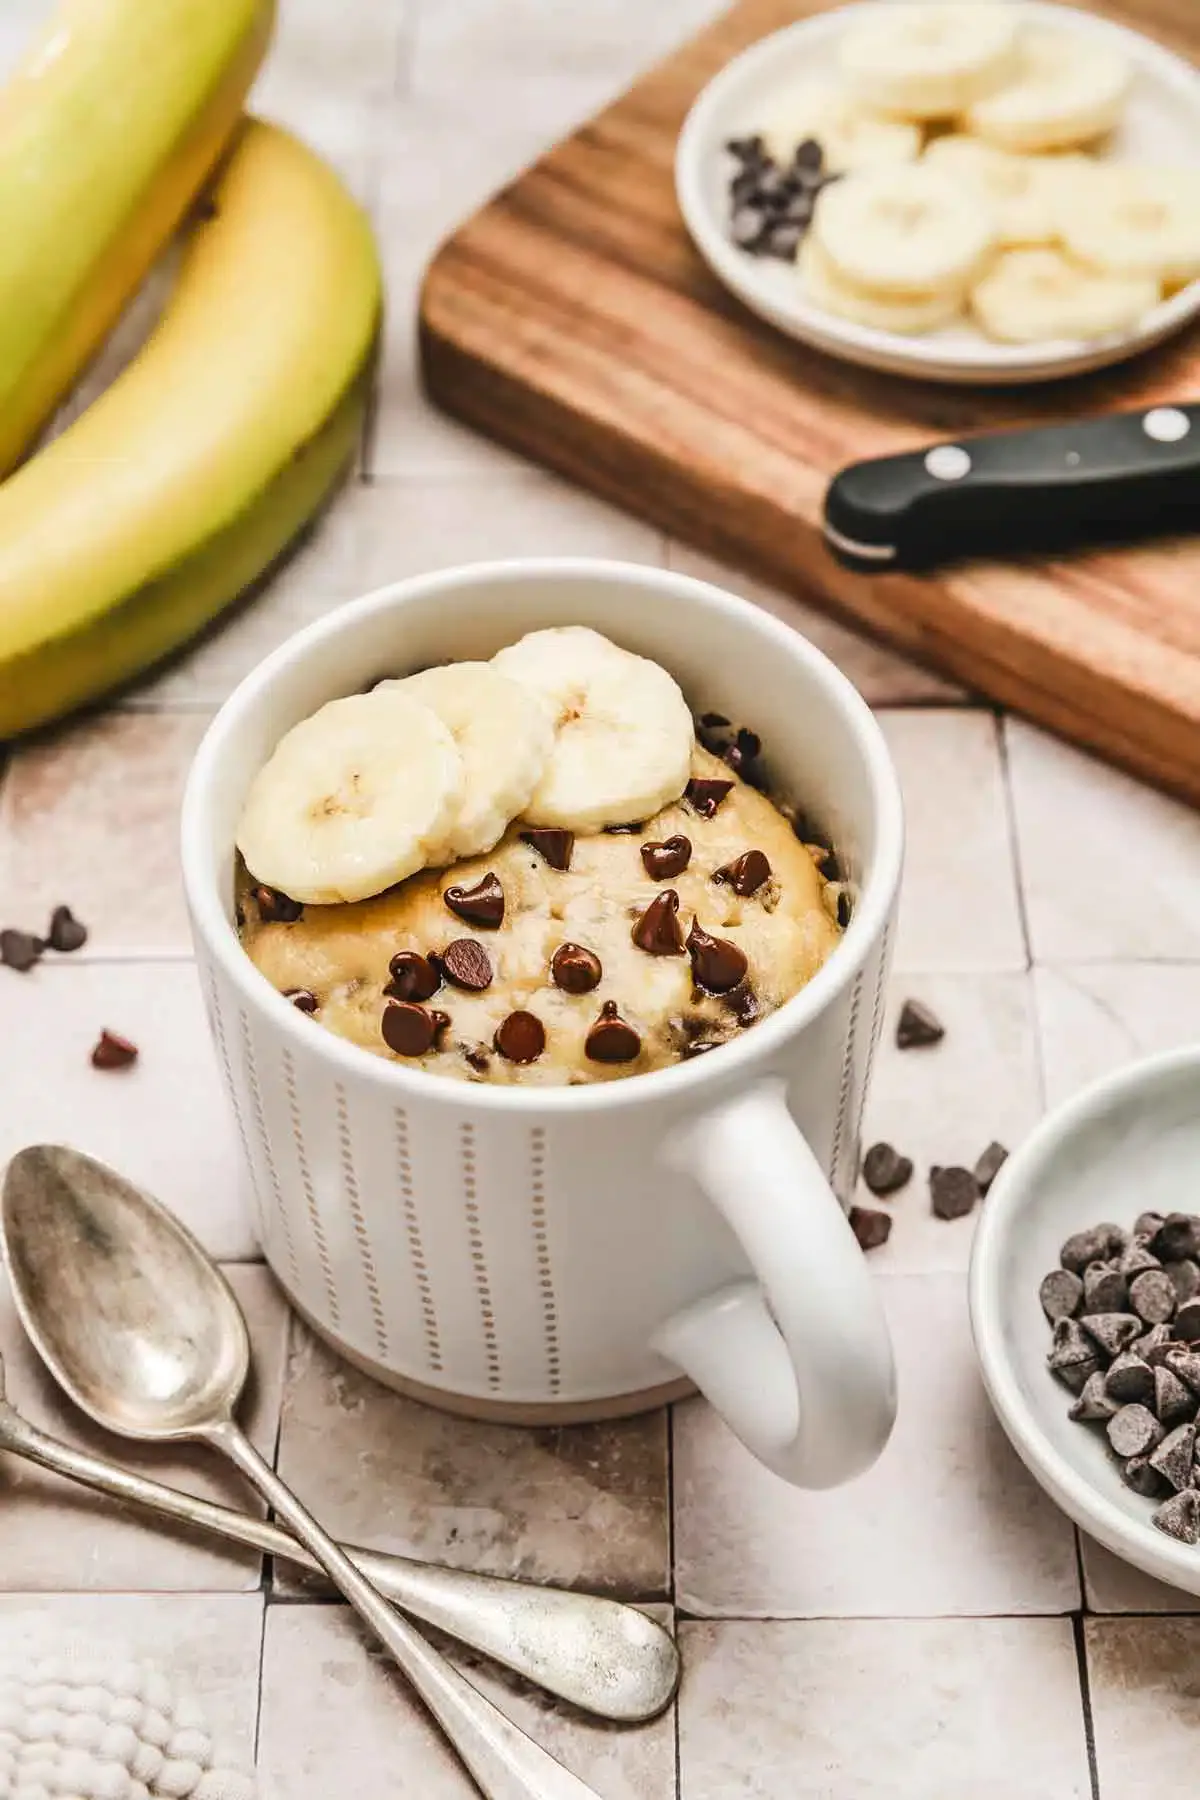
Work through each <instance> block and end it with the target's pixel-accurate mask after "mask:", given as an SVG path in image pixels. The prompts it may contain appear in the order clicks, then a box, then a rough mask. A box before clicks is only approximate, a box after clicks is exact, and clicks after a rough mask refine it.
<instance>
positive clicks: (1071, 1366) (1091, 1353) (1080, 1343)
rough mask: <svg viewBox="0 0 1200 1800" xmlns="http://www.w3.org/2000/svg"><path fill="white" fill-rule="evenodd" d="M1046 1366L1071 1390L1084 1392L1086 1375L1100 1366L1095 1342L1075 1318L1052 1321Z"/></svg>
mask: <svg viewBox="0 0 1200 1800" xmlns="http://www.w3.org/2000/svg"><path fill="white" fill-rule="evenodd" d="M1046 1366H1047V1368H1049V1369H1050V1371H1051V1372H1052V1374H1055V1375H1057V1376H1058V1379H1059V1380H1060V1381H1061V1382H1062V1383H1063V1385H1064V1387H1068V1388H1070V1390H1071V1392H1072V1393H1073V1394H1081V1393H1082V1392H1083V1388H1084V1383H1085V1382H1086V1381H1087V1379H1088V1377H1089V1375H1094V1374H1095V1373H1096V1371H1097V1369H1098V1368H1099V1367H1100V1358H1099V1357H1098V1356H1097V1354H1096V1346H1095V1344H1093V1343H1092V1341H1091V1339H1090V1338H1089V1337H1086V1336H1085V1335H1084V1332H1083V1329H1082V1327H1081V1326H1080V1324H1079V1322H1078V1320H1076V1319H1056V1320H1055V1321H1054V1341H1053V1343H1052V1344H1051V1346H1050V1350H1049V1353H1048V1355H1047V1357H1046Z"/></svg>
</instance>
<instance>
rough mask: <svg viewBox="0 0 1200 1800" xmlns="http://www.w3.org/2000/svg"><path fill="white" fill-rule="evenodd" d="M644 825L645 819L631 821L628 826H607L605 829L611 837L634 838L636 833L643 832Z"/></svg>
mask: <svg viewBox="0 0 1200 1800" xmlns="http://www.w3.org/2000/svg"><path fill="white" fill-rule="evenodd" d="M644 825H645V820H644V819H631V820H630V821H629V823H628V824H627V825H606V826H605V827H604V829H605V831H606V832H607V833H608V835H609V837H632V836H633V835H634V834H635V833H636V832H639V831H641V830H642V829H643V827H644Z"/></svg>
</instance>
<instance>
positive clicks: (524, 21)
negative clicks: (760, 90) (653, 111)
mask: <svg viewBox="0 0 1200 1800" xmlns="http://www.w3.org/2000/svg"><path fill="white" fill-rule="evenodd" d="M721 10H722V8H721V3H720V0H655V5H654V6H653V7H652V8H647V7H646V6H645V5H643V4H640V3H639V0H605V3H604V5H603V6H595V7H589V8H585V9H583V10H582V11H581V10H579V9H577V8H574V7H567V6H564V5H562V4H561V0H453V3H452V4H437V3H436V0H435V3H434V4H423V5H422V6H421V8H420V12H419V14H418V18H417V31H416V53H415V59H414V80H415V81H416V84H417V86H418V88H419V89H420V88H424V87H431V86H436V85H442V84H443V83H445V81H447V80H448V79H449V80H458V81H462V80H464V79H465V80H468V81H470V80H472V79H474V80H480V79H487V80H490V81H500V80H503V81H504V82H505V85H506V89H507V87H508V86H509V84H511V82H512V81H513V80H518V81H519V80H520V79H521V78H522V77H523V76H527V75H528V73H529V72H530V70H531V68H535V69H536V70H537V71H538V73H539V74H542V75H543V76H553V77H554V78H555V79H559V78H563V77H567V78H570V77H572V76H578V75H580V74H586V73H589V72H592V71H601V72H602V73H603V74H604V75H605V76H606V77H607V79H608V83H609V85H610V86H611V89H612V91H613V92H614V93H615V92H618V91H619V90H620V89H621V88H623V87H625V86H627V85H628V83H629V82H630V81H632V80H633V78H634V76H635V75H636V74H637V72H638V71H639V69H642V68H645V67H646V66H647V65H649V64H650V63H653V62H654V61H656V60H657V58H658V57H660V56H664V55H666V53H667V52H668V51H669V50H670V49H671V48H672V47H673V46H674V45H675V44H677V43H679V42H681V41H682V39H684V38H685V37H687V36H688V35H689V34H691V33H694V32H696V31H699V30H700V28H701V27H702V26H703V25H704V24H705V23H707V21H708V20H709V19H710V18H712V17H713V16H714V15H715V14H716V13H719V12H720V11H721Z"/></svg>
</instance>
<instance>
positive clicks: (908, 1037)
mask: <svg viewBox="0 0 1200 1800" xmlns="http://www.w3.org/2000/svg"><path fill="white" fill-rule="evenodd" d="M945 1035H946V1027H945V1026H944V1025H943V1024H942V1022H941V1020H940V1019H939V1018H938V1017H937V1014H936V1013H934V1012H931V1011H930V1009H929V1007H927V1006H926V1005H925V1002H924V1001H923V1000H906V1001H905V1002H904V1005H903V1006H902V1007H901V1008H900V1017H899V1019H898V1020H897V1021H896V1048H897V1049H898V1050H916V1049H919V1048H923V1047H924V1046H925V1045H926V1044H940V1043H941V1041H942V1039H943V1038H944V1037H945Z"/></svg>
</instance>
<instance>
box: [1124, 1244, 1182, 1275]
mask: <svg viewBox="0 0 1200 1800" xmlns="http://www.w3.org/2000/svg"><path fill="white" fill-rule="evenodd" d="M1117 1267H1118V1269H1120V1271H1121V1273H1122V1275H1124V1276H1126V1277H1128V1276H1130V1275H1140V1274H1141V1272H1142V1270H1143V1269H1158V1268H1161V1267H1162V1265H1161V1263H1160V1262H1159V1260H1158V1258H1157V1256H1155V1255H1154V1254H1153V1252H1152V1251H1150V1250H1147V1248H1146V1246H1145V1244H1144V1243H1141V1242H1139V1240H1138V1239H1137V1238H1134V1239H1133V1240H1132V1241H1131V1242H1130V1243H1129V1244H1128V1245H1127V1246H1126V1248H1125V1249H1124V1250H1122V1252H1121V1254H1120V1257H1119V1258H1118V1259H1117ZM1172 1280H1174V1277H1173V1276H1172Z"/></svg>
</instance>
